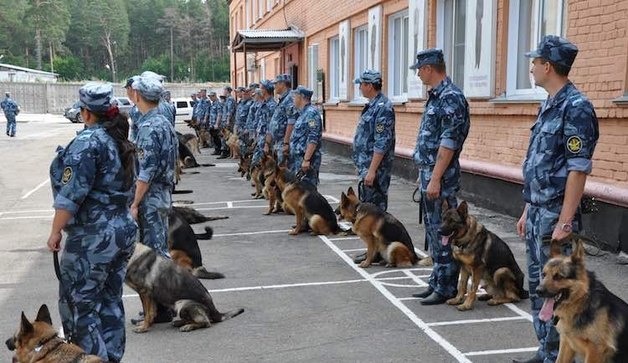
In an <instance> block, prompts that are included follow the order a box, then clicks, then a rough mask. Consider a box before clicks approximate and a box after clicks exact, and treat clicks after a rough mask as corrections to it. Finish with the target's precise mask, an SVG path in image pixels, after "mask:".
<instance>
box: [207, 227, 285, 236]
mask: <svg viewBox="0 0 628 363" xmlns="http://www.w3.org/2000/svg"><path fill="white" fill-rule="evenodd" d="M290 231H291V230H290V229H275V230H272V231H257V232H238V233H223V234H215V235H214V236H213V237H232V236H251V235H255V234H271V233H286V232H290Z"/></svg>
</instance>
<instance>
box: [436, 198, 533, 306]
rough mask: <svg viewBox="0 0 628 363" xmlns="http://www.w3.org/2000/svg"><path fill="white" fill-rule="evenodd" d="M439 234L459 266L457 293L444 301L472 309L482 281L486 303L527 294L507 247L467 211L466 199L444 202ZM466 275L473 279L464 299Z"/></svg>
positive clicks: (524, 297) (522, 276) (509, 299)
mask: <svg viewBox="0 0 628 363" xmlns="http://www.w3.org/2000/svg"><path fill="white" fill-rule="evenodd" d="M438 233H439V234H440V235H441V236H442V243H443V245H447V244H450V243H451V244H452V245H453V257H454V258H455V259H456V260H457V261H458V262H460V265H461V269H460V280H459V282H458V295H456V296H455V297H454V298H452V299H449V300H447V304H449V305H458V310H460V311H464V310H470V309H472V308H473V303H474V302H475V299H476V292H477V290H478V287H479V286H480V281H481V280H484V282H485V283H486V284H487V286H486V290H487V292H488V294H486V295H483V296H480V300H488V304H489V305H499V304H505V303H509V302H517V301H520V300H521V299H527V298H528V297H529V296H528V292H527V291H526V290H525V289H524V288H523V280H524V275H523V272H521V269H520V268H519V265H518V264H517V261H515V257H514V256H513V254H512V251H511V250H510V247H508V245H507V244H506V242H504V241H503V240H502V239H500V238H499V237H497V235H495V234H494V233H493V232H491V231H489V230H487V229H486V228H485V227H484V226H483V225H482V223H480V222H479V221H478V220H477V218H475V217H474V216H472V215H470V214H469V207H468V205H467V202H462V203H460V205H459V206H458V208H451V207H450V206H449V204H448V203H447V201H446V200H444V201H443V213H442V223H441V226H440V228H439V229H438ZM469 277H471V279H472V284H471V290H470V291H469V295H468V296H467V298H466V299H465V294H466V293H467V284H468V282H469Z"/></svg>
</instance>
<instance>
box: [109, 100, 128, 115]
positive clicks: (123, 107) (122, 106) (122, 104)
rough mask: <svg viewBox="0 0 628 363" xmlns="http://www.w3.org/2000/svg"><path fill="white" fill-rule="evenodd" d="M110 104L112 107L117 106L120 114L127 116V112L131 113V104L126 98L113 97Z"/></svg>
mask: <svg viewBox="0 0 628 363" xmlns="http://www.w3.org/2000/svg"><path fill="white" fill-rule="evenodd" d="M111 104H112V105H114V106H115V105H117V106H118V109H119V110H120V113H123V114H125V115H128V114H129V111H131V108H132V107H133V102H131V100H130V99H129V98H128V97H114V99H113V100H112V101H111Z"/></svg>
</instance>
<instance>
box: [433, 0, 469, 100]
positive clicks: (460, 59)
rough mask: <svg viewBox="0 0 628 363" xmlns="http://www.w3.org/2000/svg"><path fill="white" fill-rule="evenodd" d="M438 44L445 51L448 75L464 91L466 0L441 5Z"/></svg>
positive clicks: (441, 3) (447, 1)
mask: <svg viewBox="0 0 628 363" xmlns="http://www.w3.org/2000/svg"><path fill="white" fill-rule="evenodd" d="M439 5H440V7H439V9H438V10H439V20H440V21H439V22H438V24H442V26H441V27H439V29H438V31H437V38H438V39H437V43H438V45H439V47H441V48H442V49H443V55H444V56H445V65H446V66H447V74H448V75H449V76H450V77H451V80H452V82H453V83H454V84H455V85H456V86H458V88H460V89H461V90H464V58H465V28H466V20H467V19H466V10H467V1H466V0H444V1H442V2H440V3H439Z"/></svg>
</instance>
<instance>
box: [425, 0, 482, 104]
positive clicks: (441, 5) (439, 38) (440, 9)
mask: <svg viewBox="0 0 628 363" xmlns="http://www.w3.org/2000/svg"><path fill="white" fill-rule="evenodd" d="M452 1H454V5H453V7H452V9H453V12H454V13H453V14H452V24H453V25H454V26H455V25H456V24H457V22H456V13H455V11H456V3H455V2H457V1H460V0H452ZM468 1H469V0H465V8H466V5H467V2H468ZM489 1H492V0H489ZM465 10H466V9H465ZM445 12H446V9H445V1H444V0H441V1H439V2H438V6H437V9H436V16H437V19H438V21H437V25H436V44H437V46H438V47H439V48H440V49H442V50H443V55H444V56H445V65H446V66H447V75H448V76H449V77H450V78H451V80H452V82H453V83H454V84H456V85H457V86H458V87H459V88H460V90H462V91H463V92H464V81H465V77H466V74H465V73H464V67H463V74H462V79H461V80H458V79H457V78H456V79H454V59H455V57H456V55H455V37H456V28H452V29H448V30H447V31H450V32H451V34H452V37H451V38H452V39H451V48H452V49H451V50H448V49H446V48H447V47H446V46H445V34H446V32H447V31H446V28H445V25H446V24H445V16H446V14H445ZM467 20H468V19H466V18H465V24H464V28H465V29H464V33H465V39H464V44H465V52H466V44H467V35H466V21H467ZM439 25H440V26H439ZM465 52H463V54H462V61H463V65H464V62H465V60H464V57H465ZM448 55H449V56H450V57H448Z"/></svg>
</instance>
